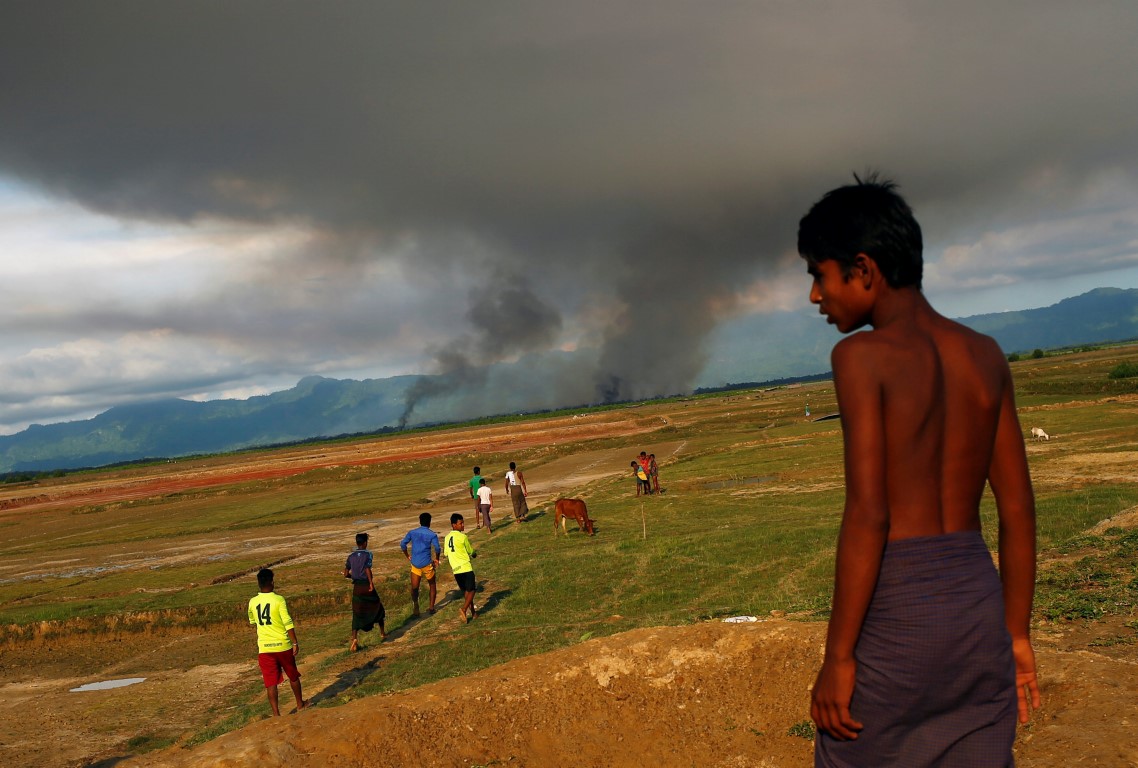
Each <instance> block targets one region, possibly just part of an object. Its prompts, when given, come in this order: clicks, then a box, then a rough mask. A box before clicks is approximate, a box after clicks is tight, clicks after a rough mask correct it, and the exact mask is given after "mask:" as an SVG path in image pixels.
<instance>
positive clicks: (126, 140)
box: [0, 2, 1138, 431]
mask: <svg viewBox="0 0 1138 768" xmlns="http://www.w3.org/2000/svg"><path fill="white" fill-rule="evenodd" d="M992 5H993V4H990V3H980V2H958V3H952V4H943V3H931V2H929V3H913V2H904V3H902V2H877V3H858V4H823V3H810V2H806V3H802V2H799V3H790V2H719V3H716V2H712V3H690V2H682V3H681V2H651V3H647V2H645V3H612V2H605V3H590V2H583V3H571V4H567V3H556V4H555V3H544V4H535V3H495V4H490V5H486V4H472V3H430V4H402V5H400V4H377V3H371V2H367V3H362V2H361V3H331V4H327V3H325V4H317V3H308V2H305V3H299V2H242V3H229V2H193V3H189V2H183V3H151V2H100V3H86V2H76V3H59V2H47V3H44V2H8V3H5V4H4V5H3V7H2V8H0V225H2V232H0V248H2V249H3V259H4V262H5V273H6V279H5V281H4V285H3V286H0V321H2V322H3V328H4V334H3V341H2V342H0V392H2V393H3V394H2V395H0V431H11V430H13V429H18V428H20V427H22V426H23V425H25V424H26V423H28V422H31V421H55V420H60V419H64V418H75V417H79V416H87V415H90V414H91V413H93V412H96V411H99V410H103V409H105V408H106V407H109V406H110V405H113V404H115V403H117V402H123V401H128V400H130V399H132V398H135V397H140V396H159V395H169V396H192V397H214V396H221V395H236V396H243V395H244V394H248V393H254V392H258V391H264V390H266V389H273V388H280V387H286V386H290V385H291V384H292V383H294V382H295V380H296V379H298V378H300V377H301V376H303V375H306V374H309V373H321V374H324V375H329V376H343V377H347V376H351V377H357V378H358V377H363V376H382V375H390V374H393V373H405V372H415V371H425V372H438V373H448V372H451V371H455V370H467V369H469V368H471V367H473V368H477V367H479V366H481V365H484V364H486V363H490V362H495V361H498V360H510V359H514V358H516V357H517V356H519V355H522V354H527V353H540V352H541V351H543V350H549V349H558V348H564V349H573V348H582V347H593V348H596V350H597V352H596V361H597V362H596V366H595V367H594V368H593V369H591V370H578V371H574V372H573V375H571V376H567V377H565V380H564V391H563V393H562V394H563V396H564V397H565V398H567V399H568V400H569V401H570V402H580V401H582V400H590V399H594V398H595V397H596V396H597V393H598V392H608V393H609V394H611V395H613V396H647V395H653V394H661V393H668V392H674V391H677V390H678V389H683V388H685V387H688V386H690V385H691V384H692V382H693V381H694V380H695V378H696V377H697V376H698V374H699V372H700V370H701V369H702V366H703V364H704V362H705V359H706V350H705V349H704V344H703V343H704V341H705V339H706V337H707V334H708V333H709V331H710V330H711V329H712V328H713V327H715V325H716V324H717V323H719V322H721V321H722V320H723V319H725V318H727V317H730V316H732V315H733V314H737V313H750V312H764V311H771V310H773V309H786V308H788V307H794V306H802V307H804V305H805V291H806V285H805V282H804V281H803V282H802V283H798V282H796V281H795V280H794V279H792V277H791V274H799V273H800V269H801V268H800V265H799V264H797V262H796V260H795V258H794V257H793V245H794V234H795V229H796V226H797V220H798V217H799V216H801V215H802V213H803V212H804V211H805V209H806V208H807V207H808V206H809V204H810V203H811V202H812V201H813V200H815V199H816V198H817V197H818V196H820V195H821V194H822V193H823V192H825V191H826V190H827V189H829V188H831V187H833V186H836V185H837V184H841V183H845V182H846V181H848V180H849V178H850V176H849V174H850V172H851V171H860V170H863V169H866V168H870V167H873V168H879V169H881V170H882V171H884V172H885V173H886V174H888V175H891V176H893V177H895V178H896V179H897V180H898V181H899V182H900V183H901V185H902V192H903V193H904V194H905V195H906V196H907V198H908V199H909V201H910V203H911V204H912V205H913V207H914V209H915V210H916V212H917V215H918V218H919V219H920V220H921V223H922V226H923V227H924V230H925V239H926V244H927V249H928V250H927V253H926V258H927V259H928V262H929V268H928V271H927V274H928V279H927V280H926V290H927V291H928V292H929V293H930V296H932V298H933V299H934V301H937V300H938V299H940V300H941V301H942V302H944V303H945V304H946V306H947V307H949V308H951V307H952V306H954V303H955V306H960V307H968V306H969V303H968V294H967V292H972V295H973V296H978V295H981V294H982V295H983V296H985V297H986V300H987V301H988V302H989V303H990V304H991V308H992V309H1002V308H1012V306H1016V307H1022V306H1035V305H1036V304H1037V302H1032V301H1031V300H1030V299H1029V298H1025V297H1024V295H1023V294H1022V292H1021V293H1019V294H1016V289H1017V287H1021V286H1023V285H1024V284H1025V283H1026V282H1031V283H1032V284H1033V285H1036V284H1038V283H1040V282H1041V281H1042V282H1047V281H1048V280H1051V279H1060V278H1066V279H1072V278H1079V279H1086V278H1087V276H1090V275H1095V274H1096V273H1102V274H1103V276H1104V277H1103V279H1104V282H1103V284H1109V283H1110V282H1111V281H1112V280H1115V281H1117V280H1119V279H1130V280H1132V281H1134V282H1132V283H1131V284H1129V285H1123V286H1121V287H1131V285H1138V279H1136V278H1135V277H1134V272H1133V270H1134V268H1136V267H1138V194H1136V193H1138V162H1136V161H1138V76H1136V75H1135V72H1138V46H1135V45H1134V44H1133V41H1134V40H1135V39H1138V7H1136V6H1135V5H1134V4H1133V3H1132V2H1116V3H1096V2H1089V3H1081V4H1077V5H1076V4H1071V3H1059V2H1054V3H1049V2H1032V3H1000V4H996V5H998V8H993V7H991V6H992ZM1120 270H1122V272H1120ZM1126 270H1130V271H1126ZM1033 290H1035V291H1036V293H1037V294H1038V293H1041V292H1040V291H1039V290H1038V289H1033ZM1001 291H1004V292H1006V293H1003V294H1001V293H1000V292H1001ZM1012 296H1015V298H1014V299H1013V298H1009V297H1012ZM503 297H508V298H510V299H511V300H507V299H504V298H503ZM1001 302H1004V303H1006V304H1007V305H1008V306H1000V303H1001ZM1043 303H1047V302H1043ZM803 311H809V310H808V309H805V308H804V309H803ZM975 311H984V308H983V307H977V308H975ZM525 318H529V320H528V321H526V320H525ZM523 326H524V327H523ZM646 331H650V332H646ZM467 383H469V382H468V381H467V380H465V379H464V380H463V381H462V382H460V383H457V384H456V386H463V385H466V384H467ZM518 405H524V404H518ZM505 407H515V404H511V403H508V404H506V406H505Z"/></svg>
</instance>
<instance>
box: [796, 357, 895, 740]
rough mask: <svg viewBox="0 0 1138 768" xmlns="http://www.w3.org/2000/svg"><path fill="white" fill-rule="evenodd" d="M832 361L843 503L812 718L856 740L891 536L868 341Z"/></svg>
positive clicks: (877, 391) (880, 414)
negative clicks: (859, 682) (854, 706)
mask: <svg viewBox="0 0 1138 768" xmlns="http://www.w3.org/2000/svg"><path fill="white" fill-rule="evenodd" d="M832 364H833V370H834V385H835V390H836V392H837V396H838V408H839V411H840V412H841V415H842V442H843V445H844V450H845V474H846V502H845V509H844V511H843V514H842V526H841V531H840V532H839V534H838V549H837V564H836V567H835V574H834V599H833V606H832V610H831V613H830V626H829V630H828V632H827V635H826V654H825V657H824V659H823V662H822V669H821V671H819V673H818V679H817V680H816V681H815V683H814V689H813V692H812V697H811V698H812V701H811V706H810V714H811V716H812V717H813V718H814V721H815V723H816V724H817V725H818V728H819V729H821V730H824V731H826V732H827V733H829V734H830V735H831V736H833V737H834V738H837V739H856V738H857V731H859V730H860V729H861V728H862V724H861V723H859V722H857V721H856V720H854V719H853V716H852V715H851V714H850V699H851V698H852V697H853V690H854V680H855V677H856V671H857V670H856V664H855V662H854V646H855V645H856V644H857V639H858V636H859V635H860V634H861V625H862V621H863V620H864V619H865V613H866V611H867V610H868V608H869V602H870V599H871V598H872V596H873V589H874V587H875V586H876V584H877V575H878V571H879V569H880V567H881V555H882V552H883V550H884V549H885V541H886V538H887V537H888V534H889V511H888V506H887V502H886V498H887V497H886V490H885V428H884V409H883V403H882V388H881V383H880V381H878V379H877V374H876V370H877V368H878V366H876V365H875V364H874V360H873V346H872V345H871V344H867V343H865V342H864V341H862V340H860V339H857V337H850V338H847V339H844V340H843V341H841V342H839V343H838V345H837V346H836V347H834V351H833V355H832Z"/></svg>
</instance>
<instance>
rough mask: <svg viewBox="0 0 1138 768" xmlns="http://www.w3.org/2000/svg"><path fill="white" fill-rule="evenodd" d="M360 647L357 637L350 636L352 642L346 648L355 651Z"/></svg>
mask: <svg viewBox="0 0 1138 768" xmlns="http://www.w3.org/2000/svg"><path fill="white" fill-rule="evenodd" d="M359 649H360V641H359V640H358V639H357V638H354V637H353V638H352V644H351V645H349V646H348V650H349V651H350V652H352V653H355V652H356V651H358V650H359Z"/></svg>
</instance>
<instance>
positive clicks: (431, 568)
mask: <svg viewBox="0 0 1138 768" xmlns="http://www.w3.org/2000/svg"><path fill="white" fill-rule="evenodd" d="M411 575H412V576H422V577H423V578H424V579H426V580H427V581H430V580H431V579H433V578H435V565H434V563H428V564H427V565H424V566H423V567H422V568H419V567H417V566H414V565H412V566H411Z"/></svg>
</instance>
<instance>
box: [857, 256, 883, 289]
mask: <svg viewBox="0 0 1138 768" xmlns="http://www.w3.org/2000/svg"><path fill="white" fill-rule="evenodd" d="M850 275H851V276H852V277H854V278H855V279H857V280H858V281H859V282H860V283H861V285H862V287H863V288H867V289H868V288H870V287H872V286H873V282H874V280H875V279H877V277H879V274H878V269H877V262H876V261H874V260H873V259H872V258H871V257H869V256H867V255H866V254H864V253H859V254H858V255H857V256H855V257H854V260H853V264H852V265H850Z"/></svg>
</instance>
